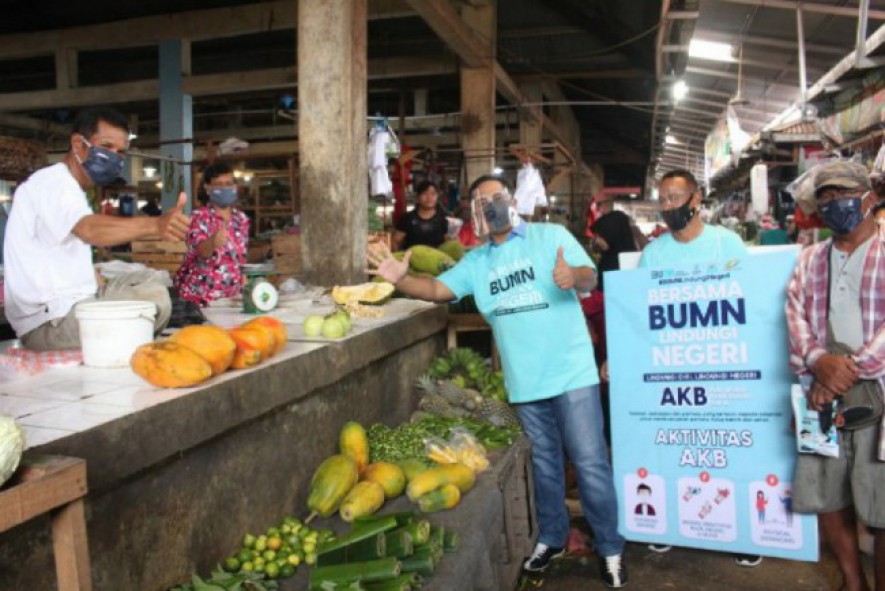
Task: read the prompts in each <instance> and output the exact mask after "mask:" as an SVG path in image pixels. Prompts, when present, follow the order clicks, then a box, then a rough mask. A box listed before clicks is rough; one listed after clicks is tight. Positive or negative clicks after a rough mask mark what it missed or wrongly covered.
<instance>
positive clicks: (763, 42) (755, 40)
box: [695, 29, 845, 55]
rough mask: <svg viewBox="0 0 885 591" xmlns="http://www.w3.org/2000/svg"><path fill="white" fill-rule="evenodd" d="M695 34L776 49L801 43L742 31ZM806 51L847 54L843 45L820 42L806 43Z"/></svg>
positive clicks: (711, 38) (723, 41)
mask: <svg viewBox="0 0 885 591" xmlns="http://www.w3.org/2000/svg"><path fill="white" fill-rule="evenodd" d="M695 35H697V37H698V38H699V39H705V40H708V41H719V42H722V43H739V42H740V43H743V44H744V45H759V46H761V47H773V48H775V49H786V50H788V51H790V52H795V51H796V49H797V48H798V47H799V44H798V43H796V42H795V41H790V40H788V39H775V38H773V37H757V36H754V35H741V34H740V33H724V32H721V31H711V30H709V29H705V30H700V31H695ZM805 51H808V52H812V53H824V54H827V55H845V49H844V48H843V47H836V46H835V45H821V44H819V43H806V44H805Z"/></svg>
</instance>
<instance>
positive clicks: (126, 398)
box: [0, 343, 326, 448]
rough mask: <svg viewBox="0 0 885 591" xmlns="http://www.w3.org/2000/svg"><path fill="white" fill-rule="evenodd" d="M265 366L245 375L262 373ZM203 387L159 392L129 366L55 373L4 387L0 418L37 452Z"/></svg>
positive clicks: (298, 347)
mask: <svg viewBox="0 0 885 591" xmlns="http://www.w3.org/2000/svg"><path fill="white" fill-rule="evenodd" d="M324 346H326V345H324V344H317V343H288V344H287V346H286V349H285V350H283V351H282V352H281V353H280V354H279V355H277V356H276V357H274V358H273V359H271V360H269V361H268V362H267V364H271V363H278V362H280V361H283V360H285V359H288V358H290V357H295V356H297V355H302V354H304V353H306V352H308V351H312V350H315V349H317V348H320V347H324ZM265 365H266V364H263V365H262V366H259V367H257V368H255V369H247V370H239V371H261V368H262V367H264V366H265ZM234 377H235V374H234V373H227V374H224V375H221V376H218V377H216V378H213V379H212V380H211V383H217V382H218V381H221V380H228V379H233V378H234ZM202 388H203V387H202V386H201V387H197V388H182V389H165V388H155V387H153V386H151V385H150V384H148V383H147V382H145V381H143V380H142V379H141V378H139V377H138V376H137V375H135V374H134V373H132V370H131V369H129V368H128V367H125V368H121V369H96V368H90V367H85V366H78V367H63V368H51V369H47V370H45V371H44V372H43V373H41V374H39V375H36V376H34V377H30V378H24V379H20V380H16V381H13V382H3V383H0V415H6V416H11V417H13V418H15V419H16V421H17V422H18V423H19V425H21V427H22V429H23V430H24V432H25V441H26V443H27V447H28V448H31V447H35V446H38V445H42V444H45V443H49V442H51V441H55V440H57V439H61V438H64V437H67V436H69V435H72V434H74V433H77V432H80V431H85V430H87V429H91V428H93V427H96V426H98V425H101V424H104V423H108V422H110V421H113V420H116V419H119V418H121V417H124V416H126V415H128V414H132V413H135V412H138V411H140V410H143V409H145V408H148V407H150V406H154V405H157V404H163V403H165V402H168V401H169V400H173V399H175V398H178V397H181V396H188V395H190V394H192V393H194V392H199V391H200V390H201V389H202Z"/></svg>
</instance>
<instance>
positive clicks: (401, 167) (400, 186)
mask: <svg viewBox="0 0 885 591" xmlns="http://www.w3.org/2000/svg"><path fill="white" fill-rule="evenodd" d="M413 157H414V152H413V150H412V149H411V148H410V147H409V146H407V145H406V144H403V145H402V156H400V157H399V158H397V159H396V160H395V161H394V165H393V224H394V226H395V225H396V224H398V223H399V220H400V218H402V216H403V214H405V213H406V187H408V186H409V185H411V184H412V166H413V163H412V158H413Z"/></svg>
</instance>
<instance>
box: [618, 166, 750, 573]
mask: <svg viewBox="0 0 885 591" xmlns="http://www.w3.org/2000/svg"><path fill="white" fill-rule="evenodd" d="M658 200H659V202H660V205H661V215H662V216H663V217H664V223H666V224H667V227H669V228H670V232H669V233H667V234H663V235H661V236H659V237H658V238H656V239H655V240H653V241H652V242H650V243H649V244H648V246H646V247H645V250H643V251H642V258H640V259H639V266H640V267H645V268H649V269H666V268H668V267H672V266H685V265H693V264H701V265H703V264H706V263H710V262H713V261H727V260H729V259H736V258H742V257H745V256H747V247H746V246H745V245H744V242H743V240H741V237H740V236H738V235H737V234H735V233H734V232H732V231H731V230H728V229H726V228H723V227H721V226H708V225H707V224H705V223H704V222H703V220H701V216H700V215H698V212H699V210H700V206H701V191H700V188H699V187H698V182H697V180H695V178H694V175H693V174H691V173H690V172H688V171H687V170H672V171H670V172H668V173H667V174H665V175H664V176H663V177H662V178H661V181H660V183H659V184H658ZM603 373H604V372H603ZM649 548H651V549H652V550H654V551H655V552H667V551H669V550H670V548H671V546H659V545H655V544H652V545H650V546H649ZM734 561H735V563H736V564H738V565H739V566H757V565H758V564H759V563H760V562H762V557H761V556H753V555H748V554H735V555H734Z"/></svg>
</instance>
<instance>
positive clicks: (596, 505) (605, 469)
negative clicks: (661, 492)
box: [516, 385, 624, 556]
mask: <svg viewBox="0 0 885 591" xmlns="http://www.w3.org/2000/svg"><path fill="white" fill-rule="evenodd" d="M516 410H517V412H518V413H519V418H520V420H521V421H522V427H523V429H524V430H525V432H526V435H528V437H529V439H530V440H531V442H532V468H533V469H534V479H535V508H536V511H537V514H538V528H539V530H540V532H539V536H538V542H540V543H542V544H546V545H548V546H554V547H562V546H564V545H565V542H566V540H567V538H568V528H569V520H568V512H567V511H566V507H565V456H564V454H563V448H564V449H565V452H566V453H567V454H568V457H569V459H570V460H571V461H572V464H573V465H574V467H575V472H576V473H577V476H578V489H579V491H580V493H581V507H582V508H583V510H584V516H585V517H586V518H587V522H588V523H589V524H590V527H591V528H593V537H594V543H595V545H596V549H597V552H598V553H599V555H600V556H612V555H615V554H620V553H621V551H622V550H623V549H624V538H622V537H621V535H620V534H618V502H617V499H616V497H615V487H614V481H613V477H612V468H611V464H610V463H609V460H608V450H607V449H606V446H605V439H604V437H603V434H602V422H603V421H602V419H603V417H602V407H601V406H600V403H599V386H598V385H596V386H590V387H587V388H579V389H577V390H570V391H568V392H565V393H564V394H560V395H559V396H555V397H553V398H548V399H546V400H539V401H537V402H526V403H523V404H517V405H516Z"/></svg>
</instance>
